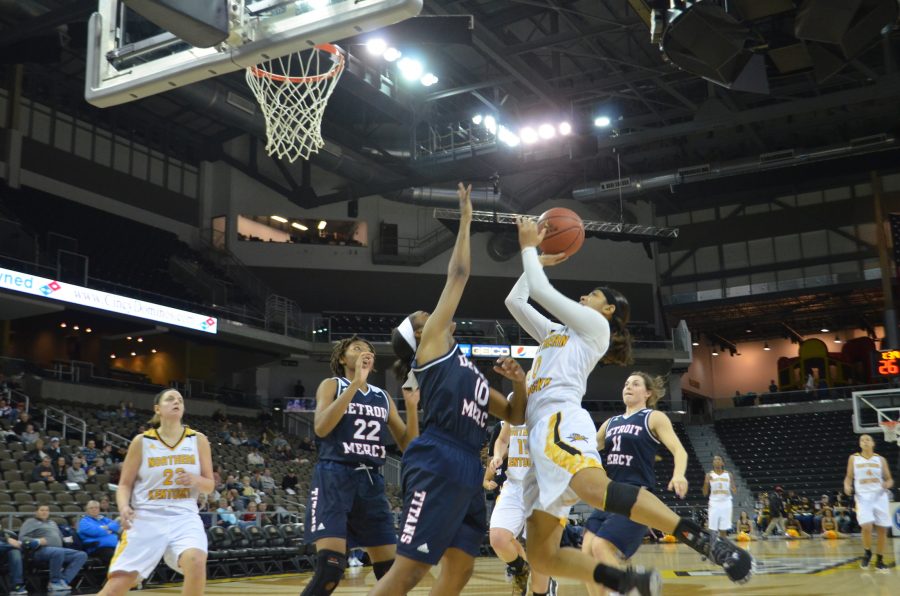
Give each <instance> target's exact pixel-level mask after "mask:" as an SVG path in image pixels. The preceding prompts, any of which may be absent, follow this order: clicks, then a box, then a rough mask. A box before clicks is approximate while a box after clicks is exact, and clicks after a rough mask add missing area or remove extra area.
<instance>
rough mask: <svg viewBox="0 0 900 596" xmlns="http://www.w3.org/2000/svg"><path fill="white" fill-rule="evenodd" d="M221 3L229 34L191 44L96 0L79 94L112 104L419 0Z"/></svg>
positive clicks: (229, 68) (406, 13) (273, 54)
mask: <svg viewBox="0 0 900 596" xmlns="http://www.w3.org/2000/svg"><path fill="white" fill-rule="evenodd" d="M210 1H218V2H223V3H225V4H227V6H228V10H229V25H228V29H229V35H228V38H227V39H226V40H225V41H224V42H222V43H221V44H218V45H216V46H213V47H210V48H195V47H192V46H190V45H188V44H187V43H185V42H184V41H182V40H180V39H178V38H177V37H175V36H174V35H173V34H171V33H169V32H168V31H165V30H163V29H161V28H160V27H157V26H156V25H154V24H152V23H150V22H149V21H147V20H146V19H144V18H143V17H141V16H140V15H138V14H137V13H135V12H134V11H132V10H130V9H129V8H127V7H126V6H125V4H124V3H123V2H122V0H98V7H97V12H95V13H94V14H93V15H92V16H91V19H90V22H89V24H88V52H87V68H86V75H85V86H84V96H85V99H86V100H87V101H88V102H89V103H91V104H93V105H95V106H98V107H108V106H114V105H118V104H121V103H126V102H129V101H134V100H136V99H140V98H142V97H147V96H149V95H154V94H156V93H162V92H164V91H168V90H169V89H173V88H176V87H182V86H184V85H188V84H190V83H195V82H197V81H201V80H203V79H208V78H211V77H216V76H219V75H222V74H226V73H229V72H234V71H237V70H242V69H244V68H248V67H250V66H255V65H257V64H259V63H260V62H263V61H266V60H269V59H272V58H277V57H280V56H284V55H287V54H290V53H291V52H297V51H300V50H304V49H308V48H312V47H313V46H315V45H316V44H320V43H330V42H334V41H337V40H340V39H343V38H346V37H351V36H353V35H358V34H360V33H365V32H367V31H372V30H375V29H380V28H381V27H385V26H387V25H391V24H393V23H397V22H400V21H402V20H405V19H408V18H410V17H414V16H416V15H417V14H419V12H420V11H421V10H422V0H210Z"/></svg>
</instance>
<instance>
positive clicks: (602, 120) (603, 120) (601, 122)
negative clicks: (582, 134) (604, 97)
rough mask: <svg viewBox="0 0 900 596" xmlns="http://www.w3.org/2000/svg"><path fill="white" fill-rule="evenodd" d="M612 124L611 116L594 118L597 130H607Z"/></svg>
mask: <svg viewBox="0 0 900 596" xmlns="http://www.w3.org/2000/svg"><path fill="white" fill-rule="evenodd" d="M610 124H612V120H610V119H609V116H598V117H597V118H594V126H596V127H597V128H606V127H607V126H609V125H610Z"/></svg>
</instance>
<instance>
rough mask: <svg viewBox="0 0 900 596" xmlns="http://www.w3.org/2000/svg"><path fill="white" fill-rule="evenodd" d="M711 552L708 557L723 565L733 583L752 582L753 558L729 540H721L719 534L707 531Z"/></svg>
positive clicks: (707, 554)
mask: <svg viewBox="0 0 900 596" xmlns="http://www.w3.org/2000/svg"><path fill="white" fill-rule="evenodd" d="M707 536H708V538H709V543H708V544H709V551H708V552H707V553H706V556H707V557H708V558H709V560H710V561H712V562H713V563H715V564H716V565H721V566H722V568H723V569H724V570H725V574H726V575H728V579H730V580H731V581H733V582H735V583H738V584H744V583H747V582H748V581H750V576H751V575H752V574H753V557H751V556H750V553H748V552H747V551H745V550H744V549H742V548H738V547H737V545H735V544H734V543H733V542H732V541H731V540H729V539H728V538H721V537H720V536H719V535H718V533H717V532H713V531H712V530H707Z"/></svg>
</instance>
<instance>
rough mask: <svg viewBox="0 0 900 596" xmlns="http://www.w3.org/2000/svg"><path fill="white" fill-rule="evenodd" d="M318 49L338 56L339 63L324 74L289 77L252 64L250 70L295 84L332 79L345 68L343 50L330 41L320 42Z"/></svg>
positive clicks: (265, 76) (258, 74)
mask: <svg viewBox="0 0 900 596" xmlns="http://www.w3.org/2000/svg"><path fill="white" fill-rule="evenodd" d="M314 49H316V50H320V51H322V52H328V53H329V54H332V55H334V56H337V58H338V61H337V63H336V64H335V65H334V66H332V67H331V70H329V71H328V72H326V73H324V74H320V75H315V76H311V77H288V76H285V75H279V74H275V73H273V72H269V71H268V70H265V69H263V68H260V67H259V66H251V67H250V72H252V73H253V74H254V75H255V76H257V77H259V78H261V79H271V80H273V81H276V82H278V83H291V84H293V85H302V84H309V83H318V82H319V81H324V80H326V79H331V78H334V77H335V76H337V74H338V73H339V72H341V71H342V70H343V69H344V55H343V54H341V51H340V50H339V49H338V47H337V46H336V45H334V44H330V43H320V44H318V45H316V46H315V47H314Z"/></svg>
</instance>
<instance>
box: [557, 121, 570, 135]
mask: <svg viewBox="0 0 900 596" xmlns="http://www.w3.org/2000/svg"><path fill="white" fill-rule="evenodd" d="M557 130H559V134H561V135H562V136H564V137H565V136H568V135H570V134H572V125H571V124H569V123H568V122H560V123H559V128H558V129H557Z"/></svg>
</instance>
